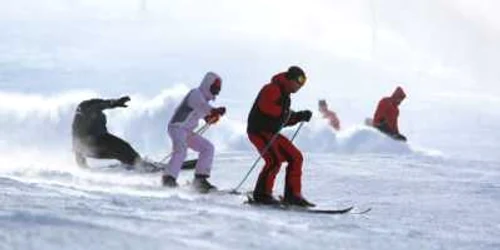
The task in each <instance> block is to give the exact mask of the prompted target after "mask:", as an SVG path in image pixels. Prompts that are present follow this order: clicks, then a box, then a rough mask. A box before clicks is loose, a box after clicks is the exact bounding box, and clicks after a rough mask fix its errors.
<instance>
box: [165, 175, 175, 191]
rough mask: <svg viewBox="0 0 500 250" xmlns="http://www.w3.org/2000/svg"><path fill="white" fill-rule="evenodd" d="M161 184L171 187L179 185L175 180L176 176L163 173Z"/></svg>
mask: <svg viewBox="0 0 500 250" xmlns="http://www.w3.org/2000/svg"><path fill="white" fill-rule="evenodd" d="M161 184H162V185H163V186H164V187H171V188H174V187H177V186H178V185H177V181H176V180H175V178H174V177H172V176H170V175H163V176H162V177H161Z"/></svg>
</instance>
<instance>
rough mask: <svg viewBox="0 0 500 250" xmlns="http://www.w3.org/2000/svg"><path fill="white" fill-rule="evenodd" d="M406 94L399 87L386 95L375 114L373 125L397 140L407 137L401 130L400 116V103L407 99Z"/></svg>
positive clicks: (404, 139) (403, 139)
mask: <svg viewBox="0 0 500 250" xmlns="http://www.w3.org/2000/svg"><path fill="white" fill-rule="evenodd" d="M405 97H406V94H405V92H404V91H403V89H402V88H401V87H397V88H396V90H394V93H392V95H391V96H389V97H384V98H382V100H380V102H379V103H378V106H377V110H376V111H375V115H374V116H373V121H372V122H373V126H374V127H375V128H377V129H378V130H380V131H381V132H382V133H384V134H387V135H388V136H390V137H392V138H394V139H395V140H400V141H406V137H405V136H404V135H402V134H401V133H400V132H399V128H398V116H399V108H398V107H399V104H401V102H402V101H403V100H404V99H405Z"/></svg>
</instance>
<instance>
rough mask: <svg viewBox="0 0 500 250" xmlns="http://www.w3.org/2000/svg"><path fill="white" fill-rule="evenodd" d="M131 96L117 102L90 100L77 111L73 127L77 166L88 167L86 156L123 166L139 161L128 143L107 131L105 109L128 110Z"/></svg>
mask: <svg viewBox="0 0 500 250" xmlns="http://www.w3.org/2000/svg"><path fill="white" fill-rule="evenodd" d="M128 101H130V97H128V96H124V97H121V98H119V99H108V100H104V99H90V100H85V101H83V102H81V103H80V104H79V105H78V107H77V108H76V113H75V117H74V119H73V125H72V136H73V151H74V153H75V159H76V163H77V164H78V165H79V166H80V167H88V165H87V161H86V158H85V157H90V158H97V159H116V160H119V161H120V162H121V163H123V164H127V165H129V166H135V165H136V164H138V163H141V162H142V159H141V157H140V155H139V154H138V153H137V152H136V151H135V150H134V149H133V148H132V146H130V144H129V143H127V142H126V141H124V140H122V139H121V138H118V137H116V136H114V135H112V134H110V133H109V132H108V129H107V128H106V115H105V114H104V113H103V110H105V109H113V108H118V107H123V108H125V107H127V105H126V102H128Z"/></svg>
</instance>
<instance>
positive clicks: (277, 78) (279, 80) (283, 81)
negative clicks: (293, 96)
mask: <svg viewBox="0 0 500 250" xmlns="http://www.w3.org/2000/svg"><path fill="white" fill-rule="evenodd" d="M271 82H272V83H276V84H279V85H281V86H283V87H284V88H285V91H287V92H288V93H291V88H292V86H293V83H292V82H291V81H290V80H288V79H287V78H286V72H281V73H278V74H276V75H274V76H273V78H272V79H271Z"/></svg>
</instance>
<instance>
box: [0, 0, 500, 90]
mask: <svg viewBox="0 0 500 250" xmlns="http://www.w3.org/2000/svg"><path fill="white" fill-rule="evenodd" d="M4 2H5V3H4V4H3V7H2V8H1V9H0V28H1V29H2V30H3V32H2V34H1V35H0V38H1V39H2V41H3V43H2V44H0V87H2V88H3V89H4V90H8V91H21V92H26V91H27V92H37V91H40V92H50V91H51V90H56V91H59V90H60V89H82V88H83V89H95V88H97V89H102V91H104V92H110V93H114V92H123V91H132V90H135V89H139V88H142V89H143V91H145V92H147V93H154V92H155V91H157V89H158V88H159V87H168V86H170V85H173V84H176V83H188V84H192V83H197V82H198V81H199V79H200V78H201V76H202V75H203V73H204V72H205V71H207V70H215V71H218V72H219V73H220V74H221V75H223V76H224V77H225V78H226V79H227V80H228V82H231V85H230V87H229V88H228V90H231V91H232V92H239V91H255V90H256V89H257V88H258V87H259V86H260V85H261V84H264V83H265V82H266V81H267V80H268V79H269V78H270V77H271V75H272V74H274V73H276V72H277V71H279V70H282V69H285V68H286V67H287V66H288V65H290V64H299V65H301V66H303V67H304V68H305V69H306V70H307V72H308V75H309V80H310V82H311V83H313V84H311V85H310V86H309V88H308V90H305V91H304V93H303V95H305V96H317V94H318V93H321V91H324V90H325V88H329V89H331V91H329V92H331V93H332V94H331V96H332V97H333V96H336V95H340V94H347V95H349V94H350V93H352V92H357V93H358V92H367V94H372V92H373V90H374V91H375V93H373V94H375V95H376V96H379V95H380V94H382V93H386V92H388V91H389V90H390V89H392V88H393V86H394V85H395V84H403V85H405V86H406V87H407V88H409V89H410V90H411V92H412V93H414V95H417V96H418V95H420V92H424V93H428V92H442V91H456V92H471V93H499V92H498V88H497V87H496V85H497V81H498V80H499V79H500V76H499V73H498V71H497V70H496V68H495V65H497V64H498V61H499V60H498V57H499V56H500V49H499V47H498V44H499V42H500V39H499V27H500V18H499V17H497V16H498V15H496V10H498V9H499V8H498V7H500V3H497V2H496V1H479V2H476V1H472V0H470V1H469V0H467V1H465V0H461V1H451V0H421V1H400V0H353V1H348V2H347V1H340V0H333V1H332V0H328V1H327V0H325V1H321V0H315V1H297V0H286V1H265V0H253V1H234V0H233V1H231V0H216V1H195V0H178V1H161V0H154V1H153V0H149V1H146V0H134V1H132V0H120V1H118V0H108V1H102V0H99V1H98V0H85V1H83V0H44V1H34V0H33V1H28V0H18V1H15V2H12V1H4ZM358 94H359V93H358Z"/></svg>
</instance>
